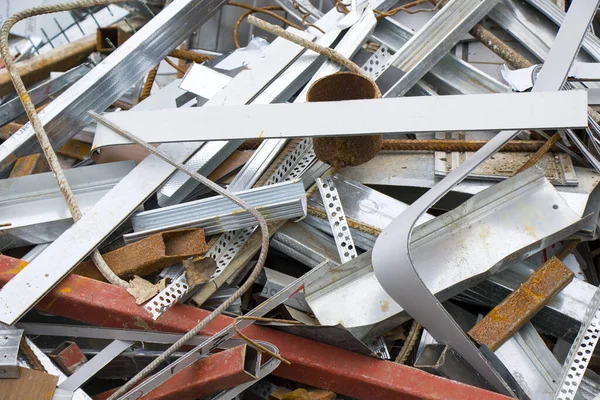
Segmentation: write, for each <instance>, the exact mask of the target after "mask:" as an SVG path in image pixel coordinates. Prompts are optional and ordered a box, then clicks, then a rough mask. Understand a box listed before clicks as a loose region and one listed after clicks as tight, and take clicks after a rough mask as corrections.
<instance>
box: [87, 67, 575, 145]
mask: <svg viewBox="0 0 600 400" xmlns="http://www.w3.org/2000/svg"><path fill="white" fill-rule="evenodd" d="M542 73H543V70H542ZM559 105H560V106H559ZM461 110H472V111H473V112H472V117H471V118H467V119H465V118H463V116H462V114H461ZM496 110H503V113H498V112H496ZM371 113H373V114H387V115H394V116H395V118H392V119H389V118H375V119H365V118H364V115H370V114H371ZM231 115H236V116H237V118H235V119H232V118H230V116H231ZM299 115H300V116H308V115H310V116H311V118H312V119H314V120H317V121H319V124H308V125H306V124H289V123H288V122H289V121H293V120H295V119H297V118H298V116H299ZM331 115H344V116H345V117H344V119H335V118H330V116H331ZM107 119H108V120H109V121H110V122H112V123H114V124H116V125H118V126H121V127H122V128H123V129H125V130H128V131H130V132H132V133H133V134H135V135H137V136H139V137H140V138H141V139H143V140H145V141H147V142H150V143H161V142H162V143H165V142H179V141H181V142H185V141H198V140H223V139H224V138H228V139H229V140H234V139H257V138H262V139H277V138H286V137H313V136H338V135H345V136H350V135H365V134H372V133H373V132H377V133H383V134H385V133H425V132H451V131H478V130H498V129H553V128H578V127H585V126H587V93H586V92H585V91H578V90H571V91H563V92H548V93H519V94H515V93H495V94H478V95H468V96H464V95H454V96H437V97H432V96H420V97H409V98H388V99H375V100H372V99H371V100H352V101H338V102H322V103H318V102H317V103H295V104H268V105H245V106H228V107H218V108H216V107H215V108H206V107H201V108H183V109H172V110H162V111H128V112H119V113H113V114H111V115H108V116H107ZM199 120H201V121H203V124H204V125H205V126H206V129H204V130H202V131H201V132H198V131H196V130H190V129H189V126H192V125H193V124H194V123H195V122H196V121H199ZM398 121H402V123H401V124H399V123H398ZM569 125H573V126H569ZM283 126H285V129H282V127H283ZM213 127H215V128H214V129H213ZM216 127H218V129H217V128H216ZM98 130H106V134H107V135H108V134H109V133H108V132H110V134H112V135H118V133H115V132H112V131H111V130H110V128H109V127H106V126H100V127H98ZM114 143H115V144H128V143H131V142H130V141H129V140H128V139H126V138H122V137H121V139H119V138H117V137H116V136H114Z"/></svg>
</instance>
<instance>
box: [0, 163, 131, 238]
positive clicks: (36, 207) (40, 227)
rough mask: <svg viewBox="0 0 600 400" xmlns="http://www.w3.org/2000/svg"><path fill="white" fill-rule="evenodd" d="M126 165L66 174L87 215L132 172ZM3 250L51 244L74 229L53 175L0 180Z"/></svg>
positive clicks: (0, 219) (0, 232)
mask: <svg viewBox="0 0 600 400" xmlns="http://www.w3.org/2000/svg"><path fill="white" fill-rule="evenodd" d="M134 167H135V164H134V162H133V161H123V162H117V163H109V164H102V165H93V166H89V167H82V168H73V169H69V170H66V171H65V176H66V177H67V179H68V180H69V183H70V185H71V189H72V190H73V193H74V194H75V199H76V200H77V203H78V204H79V206H80V207H81V211H82V212H83V213H85V212H86V211H87V210H89V209H90V208H92V207H93V206H94V204H96V203H97V202H98V201H99V200H100V199H101V198H102V196H104V195H105V194H106V193H108V192H109V191H110V190H111V189H112V188H113V187H115V185H117V184H118V183H119V181H121V180H122V179H123V178H124V177H125V176H126V175H127V174H128V173H129V172H131V170H133V168H134ZM0 223H10V226H6V227H3V228H0V249H9V248H14V247H20V246H26V245H30V244H41V243H49V242H52V241H53V240H55V239H57V238H58V237H59V236H60V235H61V234H62V233H63V232H65V231H66V230H67V229H68V228H69V227H71V226H72V225H73V219H72V217H71V214H70V213H69V209H68V208H67V205H66V203H65V201H64V199H63V197H62V195H61V194H60V191H59V189H58V187H57V186H56V180H55V179H54V176H53V175H52V173H51V172H47V173H43V174H35V175H29V176H23V177H19V178H11V179H2V180H0Z"/></svg>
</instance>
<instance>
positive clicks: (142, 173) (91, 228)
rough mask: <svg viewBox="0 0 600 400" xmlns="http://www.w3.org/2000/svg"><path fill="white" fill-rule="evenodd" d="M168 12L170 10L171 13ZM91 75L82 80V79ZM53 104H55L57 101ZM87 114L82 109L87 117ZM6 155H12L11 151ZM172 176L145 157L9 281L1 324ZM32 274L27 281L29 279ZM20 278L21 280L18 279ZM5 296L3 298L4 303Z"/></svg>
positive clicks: (240, 95) (243, 95) (186, 151)
mask: <svg viewBox="0 0 600 400" xmlns="http://www.w3.org/2000/svg"><path fill="white" fill-rule="evenodd" d="M188 3H189V2H187V1H182V2H176V4H177V5H178V6H182V5H186V4H188ZM172 6H173V4H171V5H170V6H169V8H171V7H172ZM171 10H173V8H171ZM163 12H164V11H163ZM161 15H162V13H161ZM194 18H195V16H194ZM154 20H156V18H155V19H154ZM154 20H153V21H154ZM182 23H183V20H179V21H177V22H175V23H173V25H182ZM146 26H148V25H146ZM187 28H189V27H187ZM187 28H186V32H187ZM159 36H160V35H159ZM276 40H278V39H276ZM281 40H284V39H281ZM130 42H131V43H135V41H133V42H132V41H131V40H128V41H127V43H130ZM115 53H116V52H115ZM113 54H114V53H113ZM109 58H110V57H109ZM160 58H162V57H160ZM107 59H108V58H107ZM265 67H267V68H268V67H269V65H265ZM93 73H94V72H93V71H92V72H90V74H93ZM90 74H88V75H86V78H87V77H88V76H89V75H90ZM79 82H81V80H80V81H79ZM79 82H78V83H79ZM236 82H237V79H236V78H234V79H233V80H232V81H231V82H230V83H229V85H228V87H230V89H231V87H232V85H233V86H237V83H236ZM263 88H264V82H255V86H251V87H248V85H239V86H238V89H239V90H238V91H237V92H235V93H234V94H233V95H232V99H231V101H232V102H233V101H234V98H237V100H238V103H241V104H245V103H246V102H247V101H248V99H251V98H253V97H254V96H255V95H256V93H258V92H260V91H261V90H262V89H263ZM71 89H73V87H71ZM151 98H152V96H151V97H150V99H151ZM53 103H56V100H55V101H54V102H53ZM87 109H88V108H87V107H86V109H85V111H86V112H87ZM199 147H200V145H199V144H197V143H191V144H185V143H177V144H167V145H162V146H160V148H161V150H162V151H163V152H166V154H167V155H168V156H169V157H170V158H171V159H174V160H177V161H180V162H185V161H186V160H187V159H188V158H189V157H190V156H191V155H192V154H194V152H196V151H197V150H198V148H199ZM9 151H12V149H11V150H9ZM0 152H1V149H0ZM175 171H176V169H175V168H173V167H172V166H170V165H169V164H167V163H165V162H163V161H161V160H160V159H158V158H157V157H155V156H152V155H151V156H148V157H146V158H145V159H144V160H143V161H142V162H141V163H140V164H139V165H138V166H137V167H136V168H134V169H133V170H132V171H131V172H130V173H129V174H128V175H127V176H126V177H125V178H124V179H123V180H121V182H119V183H118V184H117V185H116V186H115V187H114V188H113V189H112V190H111V191H110V192H109V193H107V194H106V195H105V196H104V197H102V199H100V201H98V203H97V204H96V205H95V206H94V207H92V209H90V210H89V211H88V212H87V213H85V214H84V216H83V217H82V218H81V219H80V220H79V221H78V222H77V223H75V224H74V225H73V226H72V227H71V228H70V229H69V230H67V231H66V232H65V233H63V234H62V235H61V236H60V237H59V238H58V239H56V240H55V241H54V242H53V243H52V244H51V245H50V246H48V248H47V249H46V250H45V251H44V252H42V253H41V254H40V255H39V256H38V257H37V258H36V259H35V260H33V262H32V263H30V264H29V265H27V267H25V268H24V269H23V271H21V272H25V273H24V274H21V273H19V274H18V275H17V276H16V277H15V278H13V279H12V280H11V282H12V283H8V284H6V285H5V286H4V287H3V288H2V290H1V291H0V304H2V305H4V304H5V301H11V300H8V299H12V301H15V300H16V302H17V303H19V304H18V305H15V306H14V307H12V306H11V307H8V308H5V309H4V311H7V314H5V315H0V321H2V320H4V321H7V323H9V324H13V323H14V322H16V321H17V320H18V319H19V318H21V316H22V315H23V314H25V313H26V312H27V311H28V310H29V309H30V308H31V307H33V306H34V305H35V304H36V303H37V302H38V301H39V300H40V299H41V298H42V297H43V296H44V295H45V294H46V293H47V292H48V291H50V290H51V289H52V288H53V287H54V286H55V285H56V284H57V283H58V282H59V281H60V280H61V279H62V278H63V277H65V276H66V275H67V274H68V273H69V272H70V271H71V270H72V269H73V268H75V266H76V265H77V264H78V263H80V262H81V261H82V260H83V259H84V258H85V257H86V256H87V255H88V254H89V253H90V252H91V251H92V250H93V249H94V248H96V247H97V246H98V245H99V244H100V243H101V242H102V240H104V238H106V237H107V236H108V235H109V234H110V233H111V232H113V231H114V230H115V229H116V228H117V227H118V226H119V225H120V224H121V223H123V221H124V220H125V219H126V218H128V217H129V215H131V214H132V213H133V212H134V211H135V210H136V209H137V207H138V206H139V205H140V204H141V203H142V202H143V201H145V200H146V199H147V198H148V197H149V196H150V195H151V194H152V193H153V192H154V191H155V190H156V189H157V188H158V187H159V186H160V185H161V184H163V183H164V182H165V181H166V180H167V179H168V178H169V177H170V176H171V175H172V174H173V173H174V172H175ZM65 249H69V251H68V252H65ZM50 264H52V265H53V266H54V268H52V270H51V271H48V270H47V266H48V265H50ZM30 274H31V277H28V275H30ZM19 275H20V276H21V277H20V278H19ZM26 285H29V286H27V287H28V290H27V294H26V295H23V291H22V288H24V287H25V286H26ZM11 290H16V293H19V294H18V295H10V291H11ZM4 296H7V297H6V298H4ZM0 314H1V313H0Z"/></svg>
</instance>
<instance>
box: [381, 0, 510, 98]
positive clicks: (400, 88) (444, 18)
mask: <svg viewBox="0 0 600 400" xmlns="http://www.w3.org/2000/svg"><path fill="white" fill-rule="evenodd" d="M498 1H499V0H452V1H451V2H449V3H447V4H446V5H445V6H444V8H442V9H441V10H440V11H438V12H437V13H436V14H435V15H434V16H433V18H431V19H430V20H429V21H428V22H427V23H426V24H425V26H423V27H422V28H421V29H420V30H419V31H418V32H417V33H416V34H415V35H414V36H413V37H412V38H411V39H410V40H409V41H408V42H406V44H404V46H402V48H400V49H399V50H398V51H397V52H396V54H394V56H393V57H392V58H391V59H390V60H389V61H388V62H387V64H386V65H387V66H388V67H389V66H394V67H396V68H398V69H399V70H400V71H401V73H402V77H401V78H400V80H398V81H397V82H396V83H395V84H394V85H393V86H392V87H391V88H390V89H389V90H388V91H387V92H385V93H384V97H396V96H403V95H404V94H405V93H406V92H407V91H408V90H409V89H410V88H411V87H413V85H414V84H415V83H417V81H418V80H419V79H421V78H422V77H423V76H424V75H425V73H427V72H428V71H429V70H430V69H431V68H432V67H433V66H434V65H435V64H436V63H437V62H438V61H440V60H441V59H442V58H443V57H444V56H445V55H446V53H448V51H449V50H450V49H451V48H452V47H454V46H455V45H456V43H458V41H459V40H461V39H463V38H464V36H465V35H466V34H467V32H469V30H470V29H471V28H472V27H473V26H474V25H475V24H476V23H477V22H479V21H480V20H481V19H482V18H483V17H485V15H486V14H487V13H488V12H489V11H490V10H491V9H492V8H493V7H494V6H495V5H496V4H497V3H498Z"/></svg>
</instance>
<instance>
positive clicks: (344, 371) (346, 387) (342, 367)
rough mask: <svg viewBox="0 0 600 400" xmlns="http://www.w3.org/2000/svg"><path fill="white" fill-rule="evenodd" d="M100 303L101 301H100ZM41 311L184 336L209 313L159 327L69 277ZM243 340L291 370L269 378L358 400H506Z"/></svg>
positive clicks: (125, 297)
mask: <svg viewBox="0 0 600 400" xmlns="http://www.w3.org/2000/svg"><path fill="white" fill-rule="evenodd" d="M25 265H26V263H25V262H22V261H21V260H17V259H14V258H11V257H7V256H0V283H1V284H6V282H8V281H10V279H12V278H14V276H15V274H17V273H18V272H19V271H20V270H21V269H22V268H23V267H24V266H25ZM99 299H101V300H100V301H99ZM37 308H38V309H39V310H40V311H44V312H47V313H51V314H54V315H57V316H68V317H69V318H71V319H75V320H78V321H82V322H86V323H89V324H93V325H99V326H105V327H116V328H129V329H140V328H142V329H145V330H158V331H163V332H187V331H188V330H189V329H191V328H192V327H193V326H194V325H196V321H199V320H201V319H203V318H205V317H206V316H207V315H208V314H209V312H208V311H205V310H202V309H198V308H196V307H190V306H186V305H176V306H175V307H172V308H171V309H169V311H167V312H166V313H165V314H163V316H162V317H161V318H160V319H159V320H158V321H153V320H152V317H151V316H150V314H148V313H147V312H145V311H144V310H143V309H142V308H140V307H138V306H136V305H135V300H134V299H133V298H132V297H131V296H130V295H129V294H128V293H127V291H126V290H125V289H122V288H118V287H116V286H113V285H110V284H107V283H103V282H99V281H95V280H92V279H87V278H82V277H79V276H77V275H70V276H69V277H67V278H66V279H65V280H64V281H63V282H62V283H61V284H60V285H59V286H58V287H56V288H55V289H54V290H53V291H52V292H51V293H49V294H48V296H46V297H45V298H44V300H43V301H42V302H40V303H38V305H37ZM231 322H232V318H230V317H226V316H219V317H217V318H216V319H215V320H214V321H213V322H211V323H210V324H209V325H208V326H207V327H206V328H205V329H204V330H203V331H202V332H201V334H202V335H207V336H211V335H214V334H215V333H217V332H219V331H221V330H222V329H223V328H225V327H227V326H229V325H230V324H231ZM244 334H246V335H248V336H249V337H250V338H253V339H260V340H264V341H267V342H270V343H272V344H274V345H275V346H277V348H278V349H279V351H280V354H281V356H282V357H284V358H286V359H287V360H289V361H290V362H291V363H292V364H291V365H290V366H286V365H283V364H282V365H280V367H279V368H277V369H276V370H275V371H274V372H273V373H274V374H275V375H277V376H280V377H283V378H287V379H293V380H295V381H298V382H302V383H305V384H308V385H312V386H316V387H320V388H323V389H329V390H332V391H334V392H336V393H339V394H345V395H348V396H352V397H354V398H358V399H374V398H377V399H381V400H386V399H398V398H403V399H409V400H410V399H431V398H444V399H463V400H478V399H481V398H486V399H490V400H495V399H498V400H500V399H507V398H506V397H504V396H501V395H499V394H496V393H492V392H488V391H485V390H482V389H478V388H474V387H471V386H466V385H463V384H459V383H456V382H453V381H449V380H446V379H442V378H439V377H436V376H432V375H430V374H427V373H426V372H423V371H418V370H416V369H413V368H411V367H407V366H405V365H401V364H396V363H392V362H388V361H383V360H378V359H375V358H372V357H367V356H363V355H360V354H356V353H353V352H350V351H347V350H342V349H339V348H336V347H333V346H329V345H325V344H322V343H318V342H314V341H312V340H308V339H304V338H301V337H297V336H293V335H289V334H287V333H283V332H280V331H276V330H272V329H269V328H265V327H261V326H256V325H252V326H249V327H247V328H245V329H244Z"/></svg>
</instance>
